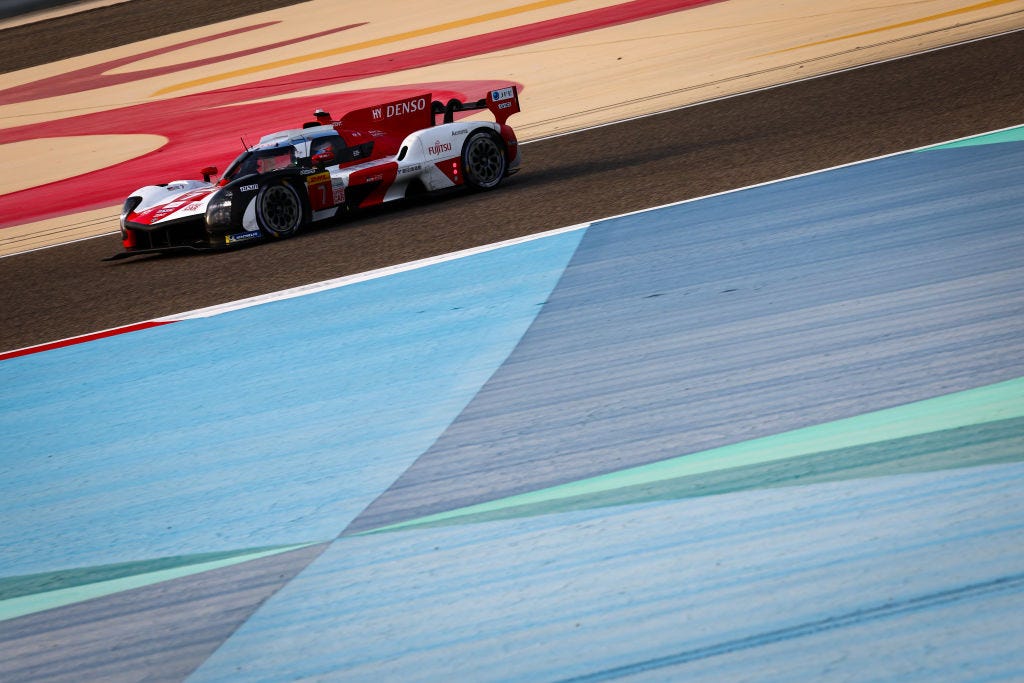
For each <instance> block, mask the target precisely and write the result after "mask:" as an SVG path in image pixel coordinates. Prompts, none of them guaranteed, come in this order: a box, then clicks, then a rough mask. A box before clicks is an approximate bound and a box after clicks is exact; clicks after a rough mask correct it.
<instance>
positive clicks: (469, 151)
mask: <svg viewBox="0 0 1024 683" xmlns="http://www.w3.org/2000/svg"><path fill="white" fill-rule="evenodd" d="M507 163H508V162H507V160H506V158H505V145H504V144H502V142H501V140H499V139H498V136H497V135H495V134H494V133H492V132H490V131H487V130H478V131H476V132H475V133H473V134H472V135H470V136H469V138H468V139H467V140H466V144H465V145H464V146H463V147H462V173H463V177H464V178H465V181H466V184H467V185H469V186H470V187H473V188H475V189H477V190H489V189H491V188H492V187H497V185H498V183H500V182H501V179H502V178H504V177H505V171H506V169H507Z"/></svg>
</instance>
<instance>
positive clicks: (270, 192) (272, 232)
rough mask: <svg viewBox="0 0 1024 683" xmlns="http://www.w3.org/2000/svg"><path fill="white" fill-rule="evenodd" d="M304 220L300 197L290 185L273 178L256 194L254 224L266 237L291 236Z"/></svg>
mask: <svg viewBox="0 0 1024 683" xmlns="http://www.w3.org/2000/svg"><path fill="white" fill-rule="evenodd" d="M304 221H305V212H304V209H303V205H302V198H301V197H299V193H298V191H297V190H296V189H295V188H294V187H292V185H291V184H290V183H288V182H286V181H284V180H274V181H271V182H269V183H267V184H266V185H264V186H263V187H261V188H260V191H259V192H258V193H257V194H256V225H258V226H259V228H260V232H262V233H263V234H264V235H267V236H268V237H276V238H279V239H280V238H284V237H291V236H292V235H294V234H295V233H296V232H298V231H299V228H301V227H302V224H303V222H304Z"/></svg>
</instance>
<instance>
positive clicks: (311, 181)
mask: <svg viewBox="0 0 1024 683" xmlns="http://www.w3.org/2000/svg"><path fill="white" fill-rule="evenodd" d="M329 182H331V174H330V173H326V172H325V173H317V174H314V175H311V176H309V177H307V178H306V184H307V185H316V184H318V183H329Z"/></svg>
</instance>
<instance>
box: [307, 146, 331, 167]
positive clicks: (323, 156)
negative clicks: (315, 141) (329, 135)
mask: <svg viewBox="0 0 1024 683" xmlns="http://www.w3.org/2000/svg"><path fill="white" fill-rule="evenodd" d="M312 160H313V165H314V166H327V165H328V164H333V163H334V150H333V149H330V148H328V149H325V150H323V151H322V152H317V153H316V154H314V155H313V157H312Z"/></svg>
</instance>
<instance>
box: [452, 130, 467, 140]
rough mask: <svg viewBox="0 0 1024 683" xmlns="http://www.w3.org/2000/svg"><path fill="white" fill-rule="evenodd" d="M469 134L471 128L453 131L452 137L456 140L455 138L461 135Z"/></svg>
mask: <svg viewBox="0 0 1024 683" xmlns="http://www.w3.org/2000/svg"><path fill="white" fill-rule="evenodd" d="M468 132H469V128H460V129H459V130H453V131H452V137H453V138H454V137H457V136H459V135H465V134H466V133H468Z"/></svg>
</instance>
